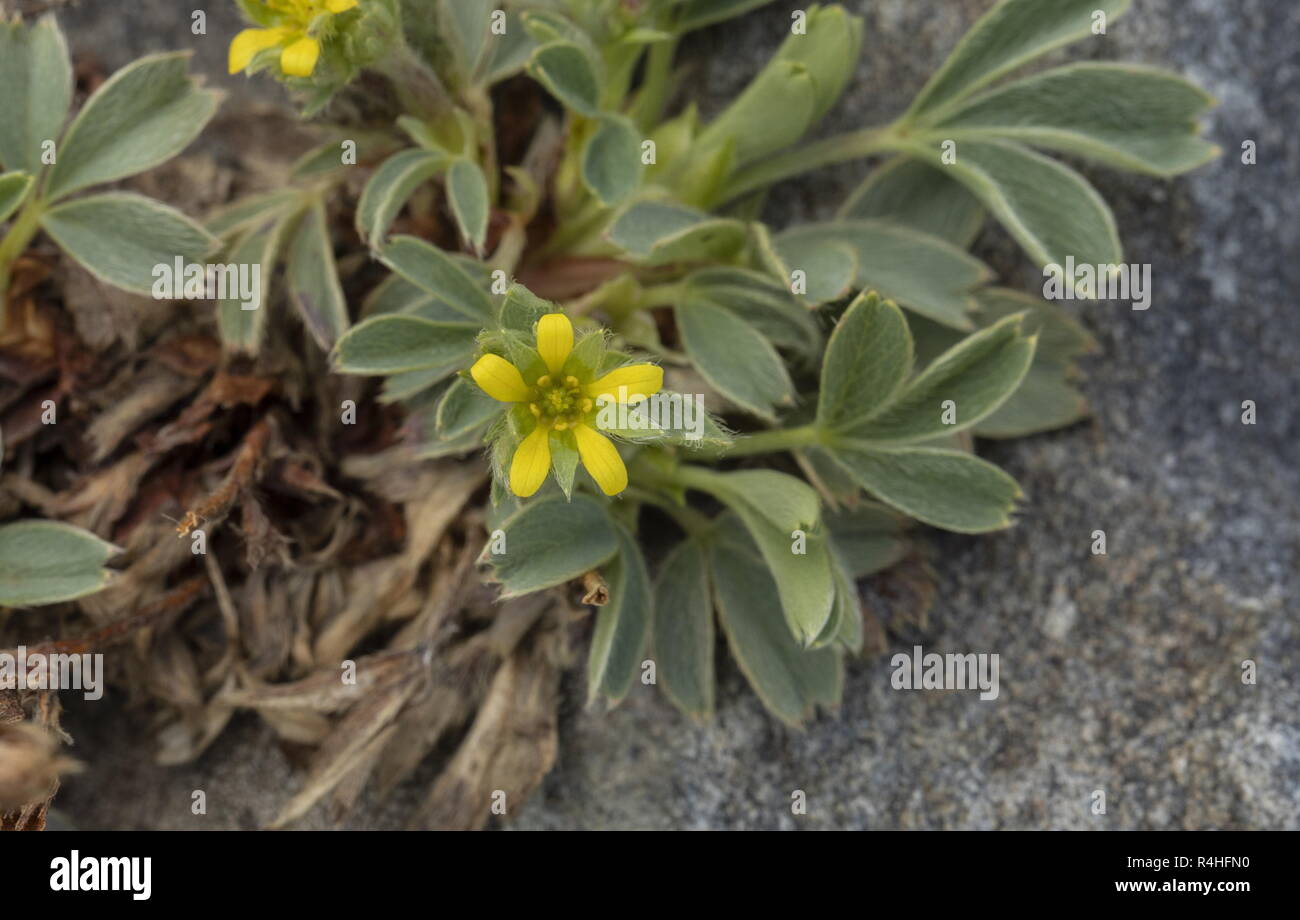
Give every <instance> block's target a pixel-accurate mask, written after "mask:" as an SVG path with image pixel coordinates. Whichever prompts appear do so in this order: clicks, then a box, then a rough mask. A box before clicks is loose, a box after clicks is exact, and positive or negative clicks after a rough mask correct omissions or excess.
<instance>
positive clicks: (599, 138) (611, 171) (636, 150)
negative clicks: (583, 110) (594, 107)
mask: <svg viewBox="0 0 1300 920" xmlns="http://www.w3.org/2000/svg"><path fill="white" fill-rule="evenodd" d="M643 172H644V167H643V165H642V163H641V134H640V132H639V131H637V128H636V125H634V124H632V122H631V121H630V120H629V119H627V118H624V117H623V116H621V115H605V116H602V117H601V119H600V124H599V125H597V127H596V131H595V133H594V134H592V136H591V138H590V139H589V140H588V141H587V146H586V148H585V149H584V150H583V152H582V181H583V182H584V183H585V184H586V186H587V188H588V190H590V191H591V193H592V194H593V195H595V196H596V197H597V198H599V199H600V200H601V203H603V204H605V205H607V206H613V205H616V204H619V203H621V202H622V201H623V200H624V199H626V198H627V197H628V196H629V195H631V194H632V192H634V191H635V190H636V188H637V186H638V185H640V184H641V174H642V173H643Z"/></svg>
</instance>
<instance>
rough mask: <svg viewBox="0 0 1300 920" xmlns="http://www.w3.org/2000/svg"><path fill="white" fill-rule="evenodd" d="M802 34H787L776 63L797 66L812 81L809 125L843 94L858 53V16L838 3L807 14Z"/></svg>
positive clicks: (859, 37)
mask: <svg viewBox="0 0 1300 920" xmlns="http://www.w3.org/2000/svg"><path fill="white" fill-rule="evenodd" d="M805 26H806V28H805V31H804V32H803V34H796V33H793V32H792V33H791V34H790V35H789V36H787V37H786V40H785V41H784V42H782V44H781V47H780V48H779V49H778V50H777V52H776V57H777V59H778V60H782V61H790V62H792V63H795V64H800V65H802V66H804V67H806V68H807V69H808V74H809V76H810V77H811V78H812V87H813V96H814V100H815V106H814V108H813V112H812V118H811V121H810V123H816V122H818V121H820V120H821V119H822V116H824V115H825V114H826V113H827V111H829V110H830V108H831V106H832V105H834V104H835V102H836V100H838V99H839V97H840V94H841V93H843V92H844V87H845V85H847V84H848V82H849V78H850V77H852V76H853V72H854V70H856V69H857V66H858V56H859V54H860V52H861V51H862V17H860V16H850V15H849V14H848V13H847V12H846V11H845V9H844V7H842V6H840V5H839V4H834V5H832V6H823V7H818V6H813V7H810V8H809V9H808V11H807V19H806V20H805Z"/></svg>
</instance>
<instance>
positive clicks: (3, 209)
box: [0, 172, 33, 223]
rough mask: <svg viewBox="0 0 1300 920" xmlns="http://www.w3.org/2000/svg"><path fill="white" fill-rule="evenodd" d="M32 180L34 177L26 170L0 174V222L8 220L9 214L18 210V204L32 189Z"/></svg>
mask: <svg viewBox="0 0 1300 920" xmlns="http://www.w3.org/2000/svg"><path fill="white" fill-rule="evenodd" d="M32 182H33V179H32V177H31V176H29V175H27V173H24V172H7V173H4V174H0V223H3V222H4V221H6V220H8V219H9V215H10V214H12V213H13V212H14V211H17V210H18V206H19V205H21V204H22V203H23V199H25V198H26V197H27V193H28V192H29V191H31V188H32Z"/></svg>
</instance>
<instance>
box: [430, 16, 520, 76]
mask: <svg viewBox="0 0 1300 920" xmlns="http://www.w3.org/2000/svg"><path fill="white" fill-rule="evenodd" d="M440 3H441V15H440V16H439V18H440V19H441V20H442V21H443V22H445V23H446V36H447V38H448V39H449V40H448V41H446V43H445V47H446V48H447V49H448V50H449V51H450V52H451V54H452V55H453V56H454V58H455V61H456V67H457V70H458V71H459V74H460V77H461V79H462V81H468V80H469V79H470V78H471V77H472V76H473V75H474V73H476V72H477V70H478V67H479V63H480V59H481V58H482V57H483V55H484V50H485V48H486V47H487V46H488V44H489V43H490V42H492V41H495V40H496V39H497V36H494V35H490V34H489V32H488V27H489V22H490V19H491V16H492V10H493V7H492V5H491V4H488V3H484V2H482V0H440ZM507 34H508V32H507Z"/></svg>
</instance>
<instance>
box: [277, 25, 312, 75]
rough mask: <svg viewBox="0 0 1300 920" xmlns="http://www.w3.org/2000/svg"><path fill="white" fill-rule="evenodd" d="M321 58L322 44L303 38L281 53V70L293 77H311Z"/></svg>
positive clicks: (307, 37)
mask: <svg viewBox="0 0 1300 920" xmlns="http://www.w3.org/2000/svg"><path fill="white" fill-rule="evenodd" d="M319 57H320V42H318V41H316V39H314V38H312V37H311V36H309V35H307V36H303V37H302V38H300V39H298V40H297V41H296V42H294V43H293V44H291V45H290V46H289V47H288V48H285V49H284V51H283V52H281V53H280V69H281V70H283V71H284V72H285V73H287V74H288V75H289V76H291V77H310V76H311V72H312V71H313V70H315V69H316V59H317V58H319Z"/></svg>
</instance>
